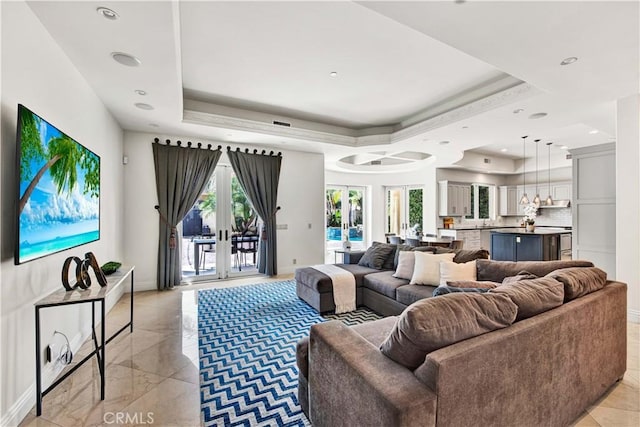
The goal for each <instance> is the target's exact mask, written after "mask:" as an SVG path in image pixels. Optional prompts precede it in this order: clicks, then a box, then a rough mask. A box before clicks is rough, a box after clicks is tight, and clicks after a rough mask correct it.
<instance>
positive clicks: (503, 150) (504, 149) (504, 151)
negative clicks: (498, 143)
mask: <svg viewBox="0 0 640 427" xmlns="http://www.w3.org/2000/svg"><path fill="white" fill-rule="evenodd" d="M500 151H502V152H503V153H506V152H507V151H509V150H507V149H506V148H501V149H500Z"/></svg>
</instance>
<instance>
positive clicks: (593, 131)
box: [589, 129, 598, 135]
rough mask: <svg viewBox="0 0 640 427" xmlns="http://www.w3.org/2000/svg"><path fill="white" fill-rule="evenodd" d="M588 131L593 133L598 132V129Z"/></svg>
mask: <svg viewBox="0 0 640 427" xmlns="http://www.w3.org/2000/svg"><path fill="white" fill-rule="evenodd" d="M589 133H590V134H591V135H595V134H596V133H598V130H597V129H594V130H590V131H589Z"/></svg>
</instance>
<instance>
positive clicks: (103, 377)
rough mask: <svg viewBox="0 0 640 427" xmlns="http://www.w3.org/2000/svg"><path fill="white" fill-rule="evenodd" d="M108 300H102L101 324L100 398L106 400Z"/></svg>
mask: <svg viewBox="0 0 640 427" xmlns="http://www.w3.org/2000/svg"><path fill="white" fill-rule="evenodd" d="M106 302H107V301H106V300H102V304H100V305H101V307H102V319H101V321H102V323H101V324H100V335H101V339H102V358H101V360H100V365H101V366H100V375H101V381H100V400H104V388H105V387H104V383H105V381H106V379H107V378H106V377H107V376H106V375H105V374H106V372H105V370H104V365H105V360H106V357H107V356H106V350H107V343H106V339H105V337H106V325H105V323H106V319H107V313H106V305H107V304H106Z"/></svg>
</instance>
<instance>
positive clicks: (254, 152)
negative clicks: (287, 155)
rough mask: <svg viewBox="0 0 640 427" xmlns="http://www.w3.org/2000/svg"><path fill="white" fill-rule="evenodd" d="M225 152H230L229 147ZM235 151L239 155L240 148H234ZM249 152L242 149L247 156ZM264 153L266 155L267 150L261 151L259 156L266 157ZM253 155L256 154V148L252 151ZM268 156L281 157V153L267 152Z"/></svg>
mask: <svg viewBox="0 0 640 427" xmlns="http://www.w3.org/2000/svg"><path fill="white" fill-rule="evenodd" d="M227 151H231V147H230V146H228V145H227ZM235 151H236V152H238V153H239V152H240V147H236V149H235ZM249 151H250V150H249V149H248V148H245V149H244V152H245V153H247V154H249ZM266 153H267V150H262V153H260V155H262V156H264V155H266ZM253 154H258V149H257V148H255V149H254V150H253ZM269 156H277V157H282V152H280V151H278V154H275V152H274V151H273V150H272V151H270V152H269Z"/></svg>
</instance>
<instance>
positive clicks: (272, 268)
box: [227, 149, 282, 276]
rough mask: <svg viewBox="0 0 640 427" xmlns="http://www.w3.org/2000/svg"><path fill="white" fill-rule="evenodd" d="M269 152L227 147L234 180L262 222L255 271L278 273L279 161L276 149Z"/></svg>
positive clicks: (280, 158) (280, 160)
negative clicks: (234, 174) (277, 212)
mask: <svg viewBox="0 0 640 427" xmlns="http://www.w3.org/2000/svg"><path fill="white" fill-rule="evenodd" d="M271 153H272V154H273V152H271ZM272 154H264V151H263V154H257V152H256V151H254V153H253V154H251V153H247V152H245V153H243V152H241V151H231V150H230V149H228V151H227V155H228V156H229V161H230V162H231V166H232V167H233V170H234V172H235V173H236V177H237V178H238V182H239V183H240V185H241V186H242V189H243V190H244V192H245V193H246V194H247V198H248V199H249V201H250V202H251V204H252V205H253V208H254V209H255V211H256V213H257V214H258V216H260V218H261V219H262V222H263V227H264V232H263V233H261V235H262V238H261V239H260V242H259V246H258V271H259V272H260V273H263V274H266V275H268V276H275V275H276V274H278V259H277V242H276V235H277V233H276V211H277V209H278V207H277V200H278V182H279V181H280V165H281V163H282V157H281V156H280V153H278V155H277V156H274V155H272Z"/></svg>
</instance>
